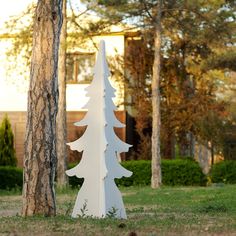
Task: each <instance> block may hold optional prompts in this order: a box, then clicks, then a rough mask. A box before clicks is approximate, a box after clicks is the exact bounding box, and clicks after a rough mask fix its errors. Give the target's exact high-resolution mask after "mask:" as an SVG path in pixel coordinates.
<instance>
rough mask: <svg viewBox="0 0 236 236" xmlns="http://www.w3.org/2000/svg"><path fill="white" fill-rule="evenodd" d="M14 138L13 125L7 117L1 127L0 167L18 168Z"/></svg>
mask: <svg viewBox="0 0 236 236" xmlns="http://www.w3.org/2000/svg"><path fill="white" fill-rule="evenodd" d="M16 164H17V159H16V155H15V149H14V136H13V132H12V129H11V123H10V121H9V119H8V117H7V115H5V117H4V118H3V121H2V124H1V127H0V166H16Z"/></svg>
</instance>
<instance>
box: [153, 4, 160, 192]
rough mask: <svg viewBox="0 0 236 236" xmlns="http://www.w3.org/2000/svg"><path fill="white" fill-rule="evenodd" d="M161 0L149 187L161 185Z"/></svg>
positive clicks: (156, 52) (156, 26)
mask: <svg viewBox="0 0 236 236" xmlns="http://www.w3.org/2000/svg"><path fill="white" fill-rule="evenodd" d="M161 5H162V2H161V0H159V1H158V4H157V9H156V12H155V13H154V15H155V43H154V45H155V53H154V63H153V78H152V178H151V187H152V188H158V187H160V185H161V182H162V179H161V153H160V126H161V119H160V86H159V84H160V70H161Z"/></svg>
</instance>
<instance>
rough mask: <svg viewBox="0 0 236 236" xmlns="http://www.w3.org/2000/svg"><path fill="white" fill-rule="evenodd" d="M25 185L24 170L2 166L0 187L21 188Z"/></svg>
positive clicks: (0, 168) (0, 169)
mask: <svg viewBox="0 0 236 236" xmlns="http://www.w3.org/2000/svg"><path fill="white" fill-rule="evenodd" d="M22 185H23V170H22V169H20V168H16V167H12V166H0V189H12V188H20V189H22Z"/></svg>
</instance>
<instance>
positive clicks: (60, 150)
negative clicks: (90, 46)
mask: <svg viewBox="0 0 236 236" xmlns="http://www.w3.org/2000/svg"><path fill="white" fill-rule="evenodd" d="M62 12H63V24H62V29H61V36H60V48H59V59H58V60H59V61H58V89H59V100H58V113H57V159H58V161H57V186H59V187H63V186H66V185H67V183H68V178H67V176H66V174H65V171H66V169H67V146H66V140H67V128H66V36H67V27H66V25H67V21H66V0H63V9H62Z"/></svg>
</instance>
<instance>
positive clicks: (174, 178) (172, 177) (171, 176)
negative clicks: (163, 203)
mask: <svg viewBox="0 0 236 236" xmlns="http://www.w3.org/2000/svg"><path fill="white" fill-rule="evenodd" d="M121 164H122V166H124V167H125V168H126V169H127V170H130V171H132V172H133V175H132V176H131V177H129V178H124V177H123V178H121V179H116V180H115V181H116V183H117V184H118V185H120V186H127V187H128V186H135V185H136V186H137V185H150V184H151V161H144V160H140V161H126V162H122V163H121ZM73 166H74V165H70V167H69V168H72V167H73ZM82 182H83V179H78V178H76V177H70V178H69V184H70V185H71V186H72V187H76V186H78V185H80V186H81V185H82ZM162 182H163V184H164V185H171V186H174V185H184V186H194V185H196V186H199V185H200V186H205V185H206V182H207V178H206V176H205V175H204V174H203V173H202V170H201V168H200V167H199V165H198V163H197V162H195V161H192V160H162Z"/></svg>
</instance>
